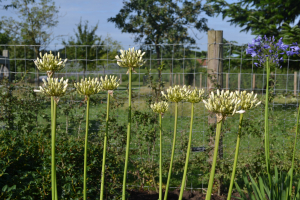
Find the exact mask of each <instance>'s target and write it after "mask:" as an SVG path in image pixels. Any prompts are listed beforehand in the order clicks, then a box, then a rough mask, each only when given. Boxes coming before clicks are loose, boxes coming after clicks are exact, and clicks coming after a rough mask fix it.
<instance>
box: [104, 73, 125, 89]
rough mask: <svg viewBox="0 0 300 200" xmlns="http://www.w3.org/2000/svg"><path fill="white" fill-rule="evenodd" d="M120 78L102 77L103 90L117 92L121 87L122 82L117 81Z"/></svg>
mask: <svg viewBox="0 0 300 200" xmlns="http://www.w3.org/2000/svg"><path fill="white" fill-rule="evenodd" d="M117 79H118V77H116V76H109V78H108V76H107V75H106V76H105V78H104V79H103V77H102V76H101V78H100V83H101V86H102V89H103V90H115V89H116V88H117V87H118V86H119V82H120V80H117Z"/></svg>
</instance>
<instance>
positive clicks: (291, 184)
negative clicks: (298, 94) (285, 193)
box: [289, 105, 300, 195]
mask: <svg viewBox="0 0 300 200" xmlns="http://www.w3.org/2000/svg"><path fill="white" fill-rule="evenodd" d="M299 114H300V105H299V107H298V114H297V122H296V123H297V124H296V135H295V142H294V151H293V159H292V168H291V181H290V189H289V195H291V194H292V187H293V170H294V160H295V152H296V143H297V136H298V128H299Z"/></svg>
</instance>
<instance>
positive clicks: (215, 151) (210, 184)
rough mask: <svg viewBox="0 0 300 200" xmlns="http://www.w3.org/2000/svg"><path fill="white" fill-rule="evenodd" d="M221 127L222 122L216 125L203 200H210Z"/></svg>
mask: <svg viewBox="0 0 300 200" xmlns="http://www.w3.org/2000/svg"><path fill="white" fill-rule="evenodd" d="M221 127H222V120H221V121H220V122H218V123H217V130H216V140H215V149H214V157H213V163H212V167H211V171H210V177H209V182H208V188H207V193H206V197H205V200H210V198H211V193H212V187H213V183H214V177H215V170H216V163H217V157H218V149H219V141H220V135H221Z"/></svg>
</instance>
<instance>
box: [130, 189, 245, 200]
mask: <svg viewBox="0 0 300 200" xmlns="http://www.w3.org/2000/svg"><path fill="white" fill-rule="evenodd" d="M128 193H130V197H129V200H157V199H158V198H159V197H158V193H156V192H155V191H147V190H145V191H143V190H128ZM179 193H180V190H174V191H171V192H169V194H168V200H178V197H179ZM163 195H164V193H163ZM232 196H236V197H240V195H239V194H238V193H234V194H233V195H232ZM182 199H183V200H205V194H202V193H200V192H199V191H193V192H191V191H184V192H183V198H182ZM226 199H227V196H226V195H224V196H219V195H218V194H213V195H212V196H211V200H226ZM231 200H237V198H234V197H231Z"/></svg>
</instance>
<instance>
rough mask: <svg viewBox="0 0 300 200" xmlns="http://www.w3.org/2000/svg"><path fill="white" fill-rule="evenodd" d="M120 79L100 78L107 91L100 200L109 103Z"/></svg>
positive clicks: (102, 192) (102, 193)
mask: <svg viewBox="0 0 300 200" xmlns="http://www.w3.org/2000/svg"><path fill="white" fill-rule="evenodd" d="M119 82H120V80H117V77H116V76H109V78H108V76H107V75H106V76H105V78H104V79H103V78H102V76H101V78H100V84H101V87H102V89H103V90H106V91H107V101H106V128H105V135H104V145H103V158H102V171H101V190H100V200H103V198H104V178H105V175H104V173H105V161H106V146H107V137H108V121H109V104H110V96H113V90H115V89H117V88H118V87H119Z"/></svg>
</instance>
